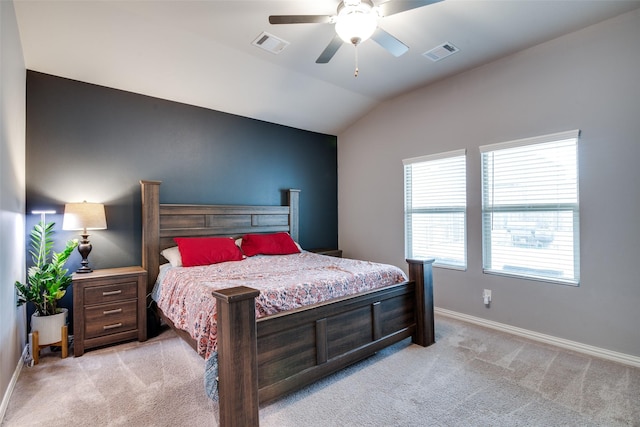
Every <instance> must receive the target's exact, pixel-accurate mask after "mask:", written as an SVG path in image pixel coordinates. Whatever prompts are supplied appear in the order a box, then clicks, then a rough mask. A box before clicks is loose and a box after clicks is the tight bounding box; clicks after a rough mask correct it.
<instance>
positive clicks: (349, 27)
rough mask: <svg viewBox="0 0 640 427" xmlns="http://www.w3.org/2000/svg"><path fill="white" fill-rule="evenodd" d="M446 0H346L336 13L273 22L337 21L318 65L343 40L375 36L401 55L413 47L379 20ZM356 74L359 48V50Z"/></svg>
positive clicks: (357, 41) (281, 17)
mask: <svg viewBox="0 0 640 427" xmlns="http://www.w3.org/2000/svg"><path fill="white" fill-rule="evenodd" d="M440 1H442V0H389V1H386V2H384V3H380V4H379V5H378V6H375V5H374V4H373V2H372V1H371V0H342V1H341V2H340V4H339V5H338V12H337V14H336V15H333V16H329V15H271V16H269V23H270V24H335V30H336V35H335V36H334V37H333V39H332V40H331V41H330V42H329V45H328V46H327V47H326V48H325V49H324V51H323V52H322V53H321V54H320V56H319V57H318V59H316V63H317V64H326V63H327V62H329V61H330V60H331V58H333V56H334V55H335V54H336V52H337V51H338V49H339V48H340V46H342V44H343V43H350V44H352V45H353V46H355V47H357V46H358V45H359V44H360V43H362V42H364V41H365V40H367V39H369V38H371V39H372V40H373V41H375V42H376V43H378V44H379V45H380V46H382V47H383V48H384V49H386V50H387V51H388V52H389V53H391V54H392V55H393V56H396V57H398V56H400V55H402V54H404V53H405V52H406V51H408V50H409V47H408V46H407V45H405V44H404V43H402V42H401V41H400V40H398V39H397V38H395V37H393V36H392V35H391V34H389V33H387V32H386V31H385V30H383V29H382V28H380V27H378V20H379V19H381V18H384V17H386V16H391V15H395V14H396V13H400V12H405V11H407V10H411V9H416V8H419V7H422V6H428V5H430V4H433V3H438V2H440ZM355 75H356V76H357V75H358V67H357V50H356V74H355Z"/></svg>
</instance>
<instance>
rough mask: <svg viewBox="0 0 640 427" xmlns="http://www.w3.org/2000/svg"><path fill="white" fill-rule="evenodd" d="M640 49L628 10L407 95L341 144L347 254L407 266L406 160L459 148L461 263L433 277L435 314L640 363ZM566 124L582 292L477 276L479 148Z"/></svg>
mask: <svg viewBox="0 0 640 427" xmlns="http://www.w3.org/2000/svg"><path fill="white" fill-rule="evenodd" d="M452 42H455V40H452ZM638 46H640V11H639V10H636V11H634V12H630V13H627V14H625V15H621V16H618V17H616V18H614V19H611V20H608V21H605V22H602V23H599V24H597V25H594V26H591V27H588V28H586V29H583V30H581V31H578V32H575V33H572V34H569V35H566V36H563V37H560V38H558V39H555V40H553V41H550V42H547V43H544V44H541V45H539V46H536V47H534V48H531V49H528V50H525V51H522V52H519V53H517V54H514V55H511V56H509V57H507V58H504V59H501V60H498V61H495V62H493V63H489V64H487V65H484V66H482V67H480V68H477V69H474V70H471V71H469V72H466V73H463V74H460V75H458V76H455V77H452V78H449V79H447V80H444V81H441V82H438V83H436V84H433V85H430V86H427V87H424V88H422V89H419V90H416V91H413V92H412V93H408V94H405V95H403V96H401V97H398V98H396V99H394V100H391V101H389V102H386V103H385V104H383V105H382V106H381V107H379V108H377V109H376V110H374V111H373V112H371V113H370V114H368V115H367V116H365V117H364V118H362V119H361V120H360V121H358V122H357V123H356V124H355V125H353V126H352V127H351V128H349V129H348V130H347V131H345V132H344V133H342V134H341V135H338V193H339V195H338V209H339V215H338V223H339V236H340V247H341V249H343V250H344V253H345V256H348V257H357V258H363V259H371V260H375V261H381V262H388V263H392V264H396V265H405V261H404V236H403V167H402V159H404V158H409V157H415V156H420V155H425V154H432V153H439V152H444V151H449V150H453V149H460V148H466V149H467V165H468V166H467V190H468V218H467V221H468V230H467V233H468V238H467V240H468V249H467V251H468V268H467V271H454V270H447V269H442V268H436V269H435V272H434V279H435V291H434V292H435V303H436V306H438V307H441V308H445V309H449V310H453V311H456V312H460V313H465V314H469V315H472V316H476V317H481V318H485V319H489V320H492V321H496V322H500V323H505V324H509V325H513V326H516V327H520V328H524V329H528V330H533V331H537V332H540V333H543V334H548V335H553V336H556V337H560V338H564V339H568V340H572V341H577V342H581V343H585V344H589V345H593V346H596V347H600V348H604V349H609V350H613V351H617V352H622V353H626V354H630V355H635V356H640V328H639V327H638V326H639V325H640V274H639V273H640V269H639V268H638V263H639V262H640V191H639V187H638V185H640V167H638V162H639V161H640V77H639V76H640V71H639V70H640V49H639V48H638ZM463 54H464V52H461V53H459V55H463ZM447 60H455V57H451V58H450V59H447ZM434 66H437V65H434ZM571 129H581V130H582V136H581V139H580V142H579V169H580V170H579V174H580V207H581V217H580V223H581V258H582V261H581V278H582V282H581V285H580V286H579V287H572V286H563V285H556V284H550V283H543V282H535V281H528V280H522V279H513V278H506V277H499V276H495V275H486V274H483V273H482V246H481V227H480V221H481V215H480V210H481V197H480V196H481V188H480V155H479V151H478V147H479V146H480V145H484V144H491V143H497V142H502V141H509V140H514V139H519V138H524V137H531V136H538V135H544V134H550V133H554V132H559V131H565V130H571ZM484 288H488V289H492V291H493V302H492V304H491V307H490V308H486V307H485V306H484V304H483V302H482V298H481V296H482V289H484Z"/></svg>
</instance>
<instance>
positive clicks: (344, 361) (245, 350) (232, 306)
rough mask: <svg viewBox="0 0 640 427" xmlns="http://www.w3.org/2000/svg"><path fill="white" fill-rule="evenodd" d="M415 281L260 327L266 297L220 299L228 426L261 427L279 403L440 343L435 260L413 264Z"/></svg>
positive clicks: (223, 419) (239, 291)
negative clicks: (343, 372) (402, 344)
mask: <svg viewBox="0 0 640 427" xmlns="http://www.w3.org/2000/svg"><path fill="white" fill-rule="evenodd" d="M407 262H408V263H409V281H408V282H405V283H401V284H398V285H394V286H390V287H386V288H382V289H377V290H373V291H369V292H365V293H362V294H358V295H355V296H350V297H345V298H341V299H338V300H332V301H330V302H328V303H324V304H318V305H315V306H311V307H310V308H303V309H299V310H294V311H290V312H284V313H279V314H276V315H273V316H269V317H265V318H261V319H258V320H257V321H256V320H255V297H256V296H257V295H258V293H259V292H258V291H257V290H255V289H252V288H247V287H237V288H231V289H224V290H221V291H217V292H214V293H213V295H214V296H215V297H216V299H217V304H218V366H219V380H220V381H219V396H220V402H219V404H220V425H221V426H223V427H226V426H257V425H258V424H259V417H258V410H259V404H264V403H267V402H270V401H272V400H274V399H277V398H279V397H281V396H283V395H285V394H287V393H290V392H292V391H294V390H297V389H299V388H301V387H304V386H306V385H308V384H311V383H313V382H315V381H317V380H318V379H320V378H323V377H325V376H327V375H329V374H331V373H334V372H337V371H339V370H340V369H342V368H344V367H346V366H348V365H351V364H353V363H354V362H357V361H359V360H362V359H364V358H366V357H368V356H371V355H372V354H374V353H376V352H377V351H379V350H381V349H383V348H385V347H387V346H389V345H391V344H393V343H396V342H399V341H401V340H403V339H405V338H408V337H412V340H413V342H414V343H416V344H418V345H421V346H428V345H430V344H432V343H434V342H435V334H434V322H433V279H432V268H431V265H432V263H433V260H407Z"/></svg>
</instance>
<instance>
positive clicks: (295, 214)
mask: <svg viewBox="0 0 640 427" xmlns="http://www.w3.org/2000/svg"><path fill="white" fill-rule="evenodd" d="M288 193H289V235H291V238H292V239H293V240H295V241H296V242H297V241H298V238H299V231H300V227H299V225H298V224H299V221H300V208H299V205H300V190H296V189H294V188H290V189H289V191H288Z"/></svg>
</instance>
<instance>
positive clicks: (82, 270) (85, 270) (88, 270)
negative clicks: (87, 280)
mask: <svg viewBox="0 0 640 427" xmlns="http://www.w3.org/2000/svg"><path fill="white" fill-rule="evenodd" d="M92 271H93V269H92V268H91V267H89V266H88V265H83V266H82V267H80V268H79V269H77V270H76V273H91V272H92Z"/></svg>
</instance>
